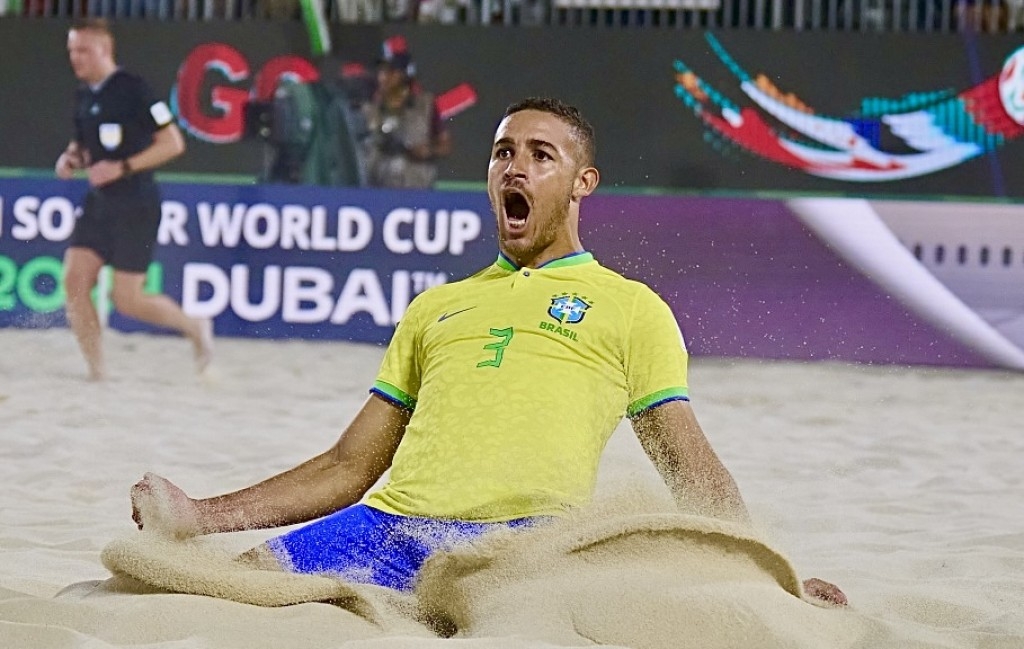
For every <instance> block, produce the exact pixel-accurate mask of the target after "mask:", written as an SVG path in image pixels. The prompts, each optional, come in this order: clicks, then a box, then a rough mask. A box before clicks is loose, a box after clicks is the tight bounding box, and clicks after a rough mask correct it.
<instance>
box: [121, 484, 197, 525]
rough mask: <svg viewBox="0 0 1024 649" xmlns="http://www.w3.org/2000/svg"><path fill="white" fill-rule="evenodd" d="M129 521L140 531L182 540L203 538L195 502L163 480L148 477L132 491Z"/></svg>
mask: <svg viewBox="0 0 1024 649" xmlns="http://www.w3.org/2000/svg"><path fill="white" fill-rule="evenodd" d="M131 500H132V520H133V521H135V524H136V525H137V526H138V528H139V529H140V530H142V529H145V530H149V531H154V532H158V533H162V534H166V535H169V536H173V537H175V538H179V539H183V538H189V537H192V536H197V535H199V534H202V527H201V525H200V522H199V510H198V508H197V506H196V502H195V501H194V500H192V499H191V498H189V497H188V496H187V495H186V494H185V492H184V491H182V490H181V489H180V488H179V487H178V486H177V485H175V484H174V483H172V482H171V481H170V480H167V479H166V478H162V477H160V476H158V475H156V474H155V473H147V474H145V475H144V476H143V477H142V480H139V481H138V482H136V483H135V484H134V485H133V486H132V489H131Z"/></svg>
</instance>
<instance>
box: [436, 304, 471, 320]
mask: <svg viewBox="0 0 1024 649" xmlns="http://www.w3.org/2000/svg"><path fill="white" fill-rule="evenodd" d="M475 308H476V307H475V306H469V307H466V308H465V309H459V310H458V311H452V312H451V313H448V312H447V311H445V312H444V313H442V314H441V317H440V318H438V319H437V321H438V322H442V321H444V320H447V319H448V318H450V317H452V316H456V315H459V314H460V313H465V312H466V311H472V310H473V309H475Z"/></svg>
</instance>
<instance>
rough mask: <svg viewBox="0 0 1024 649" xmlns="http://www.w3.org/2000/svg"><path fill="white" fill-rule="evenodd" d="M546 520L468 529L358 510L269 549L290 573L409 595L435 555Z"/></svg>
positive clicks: (304, 530)
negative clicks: (488, 534) (425, 564)
mask: <svg viewBox="0 0 1024 649" xmlns="http://www.w3.org/2000/svg"><path fill="white" fill-rule="evenodd" d="M547 518H548V517H535V518H518V519H515V520H511V521H507V522H504V523H470V522H466V521H455V520H443V519H436V518H417V517H412V516H397V515H395V514H388V513H386V512H382V511H380V510H379V509H374V508H373V507H368V506H366V505H363V504H357V505H352V506H351V507H347V508H345V509H342V510H341V511H338V512H335V513H333V514H331V515H329V516H326V517H324V518H321V519H319V520H317V521H314V522H313V523H310V524H309V525H306V526H304V527H301V528H299V529H297V530H295V531H292V532H288V533H287V534H283V535H281V536H278V537H276V538H273V539H270V540H269V541H267V546H268V547H269V548H270V550H271V552H273V553H274V556H276V557H277V560H278V562H280V563H281V565H282V566H284V567H285V568H287V569H290V570H291V571H293V572H303V573H311V574H324V573H326V574H329V575H331V576H334V577H340V578H342V579H346V580H348V581H354V582H358V583H364V584H377V585H378V586H386V587H388V588H394V589H396V590H411V589H412V587H413V584H414V582H415V579H416V574H417V573H418V572H419V569H420V567H421V566H422V565H423V562H424V561H426V560H427V557H429V556H430V555H431V554H433V553H434V552H436V551H438V550H448V549H451V548H454V547H456V546H458V545H459V544H460V543H465V542H467V541H471V540H473V539H476V538H478V537H480V536H481V535H483V534H484V533H486V532H489V531H491V530H495V529H508V528H517V527H527V526H530V525H533V524H535V523H537V522H539V521H541V520H546V519H547Z"/></svg>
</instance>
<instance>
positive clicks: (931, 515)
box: [0, 329, 1024, 649]
mask: <svg viewBox="0 0 1024 649" xmlns="http://www.w3.org/2000/svg"><path fill="white" fill-rule="evenodd" d="M106 342H107V346H108V356H109V366H110V374H111V376H112V378H111V379H110V380H109V381H107V382H106V383H102V384H94V383H89V382H86V381H85V380H83V377H84V374H85V372H84V365H83V363H82V361H81V359H80V357H79V355H78V352H77V349H76V347H75V344H74V341H73V339H72V337H71V335H70V333H69V332H67V331H65V330H60V329H57V330H45V331H39V330H37V331H27V330H15V329H0V487H2V489H0V647H2V648H4V649H8V648H10V649H41V648H44V647H45V648H51V647H59V648H64V647H82V648H87V649H97V648H107V647H161V648H174V649H179V648H186V647H188V648H193V647H199V648H205V647H210V648H214V647H216V648H220V647H232V648H233V647H239V648H243V647H244V648H247V649H250V648H256V647H268V648H275V649H317V648H321V647H323V648H335V647H399V648H402V647H460V646H472V647H486V648H488V649H494V648H500V649H505V648H513V647H553V646H571V645H578V646H593V645H599V646H619V647H638V648H639V647H673V648H674V647H702V648H710V649H714V648H716V647H722V648H725V647H740V646H743V647H755V648H756V647H780V648H781V647H786V648H789V647H794V648H798V649H802V648H804V647H806V648H808V649H810V648H811V647H815V648H818V647H826V648H832V647H864V648H865V649H866V648H874V647H893V648H900V649H902V648H903V647H954V648H961V647H978V648H1006V649H1010V648H1014V649H1018V648H1020V647H1024V374H1013V373H1006V372H999V371H976V370H943V369H926V368H905V367H897V366H873V367H872V366H862V365H847V364H840V363H832V362H820V363H812V364H802V363H784V362H763V361H756V360H725V359H710V358H700V357H697V358H694V359H693V360H692V364H691V377H690V379H691V381H690V382H691V395H692V398H693V405H694V408H695V410H696V412H697V415H698V417H699V418H700V420H701V422H702V424H703V426H704V429H705V432H706V433H707V435H708V437H709V439H710V440H711V442H712V444H713V445H714V447H715V448H716V450H717V451H718V453H719V455H720V456H721V457H722V459H723V461H724V462H725V464H726V466H727V467H728V468H729V469H730V470H731V471H732V473H733V475H734V476H735V478H736V480H737V482H738V483H739V486H740V489H741V490H742V492H743V494H744V497H745V499H746V501H747V504H748V506H749V508H750V510H751V513H752V516H753V518H754V520H755V528H756V529H755V530H753V531H749V530H739V529H733V528H730V527H729V526H724V527H723V526H719V527H716V525H717V524H716V523H714V522H713V521H702V520H695V519H691V518H689V517H685V516H680V515H678V514H675V513H670V508H669V504H668V499H667V492H666V491H665V490H664V488H663V487H662V486H661V484H660V482H659V480H658V477H657V475H656V474H655V472H654V470H653V468H652V467H651V466H650V465H649V463H648V462H647V460H646V458H645V457H644V456H643V454H642V451H641V450H640V448H639V445H638V444H637V443H636V441H635V439H634V438H633V436H632V433H631V431H630V430H629V428H628V426H627V425H623V426H622V427H620V429H619V430H618V431H617V432H616V434H615V436H613V438H612V441H611V442H610V444H609V448H608V452H607V453H606V455H605V459H604V462H603V466H602V473H601V477H600V482H599V485H598V497H597V500H596V503H595V506H594V507H593V508H590V509H587V510H585V511H582V512H580V513H579V515H578V516H575V517H572V518H571V519H570V520H568V521H566V522H564V523H560V524H558V525H556V526H552V527H550V528H545V529H541V530H538V531H537V532H530V533H528V534H517V535H511V536H510V537H503V536H498V537H492V538H489V539H484V540H483V541H481V542H479V543H476V544H474V545H472V546H470V547H468V548H467V549H466V550H465V551H463V552H460V553H455V554H452V555H445V556H440V557H437V558H436V559H435V560H432V561H431V562H429V563H428V566H427V569H426V571H425V573H424V577H423V581H422V583H421V585H420V587H419V588H418V590H417V591H416V595H415V596H411V597H407V598H403V597H397V596H394V595H392V594H390V593H389V592H385V591H384V589H375V588H372V587H352V586H347V585H345V584H341V583H340V582H334V581H333V580H326V579H325V578H317V577H309V578H308V579H306V580H305V581H303V580H300V581H298V582H294V581H293V582H288V583H285V582H282V581H275V577H274V576H273V575H270V576H268V575H253V574H251V572H252V571H248V572H246V571H242V570H241V569H240V568H238V567H237V564H234V563H233V562H232V561H231V559H230V557H231V556H233V555H234V554H235V553H236V552H239V551H241V550H244V549H247V548H249V547H251V546H253V545H256V544H258V543H259V542H261V541H262V540H264V539H265V538H267V537H268V536H270V535H271V534H272V532H270V531H253V532H244V533H238V534H228V535H218V536H214V537H209V538H204V539H199V540H197V541H193V542H189V543H170V542H169V541H165V540H163V539H159V538H156V537H155V536H153V535H151V534H147V533H140V532H138V531H137V530H135V527H134V525H133V523H132V521H131V519H130V515H129V514H130V506H129V501H128V489H129V487H130V486H131V484H132V483H133V482H135V481H136V480H137V479H138V478H140V477H141V476H142V474H143V473H144V472H146V471H154V472H156V473H159V474H161V475H164V476H167V477H169V478H171V479H172V480H174V481H175V482H177V483H178V484H179V485H180V486H182V487H183V488H184V489H185V490H186V491H187V492H188V493H189V494H190V495H193V496H209V495H214V494H218V493H223V492H226V491H230V490H234V489H237V488H240V487H244V486H246V485H248V484H251V483H253V482H255V481H257V480H260V479H263V478H265V477H268V476H270V475H272V474H274V473H276V472H278V471H281V470H284V469H287V468H289V467H291V466H293V465H294V464H296V463H298V462H300V461H302V460H305V459H306V458H308V457H310V456H311V455H314V454H316V453H319V452H320V451H322V450H323V449H325V448H326V447H327V446H329V445H330V444H331V443H333V442H334V440H335V439H336V437H337V435H338V434H339V433H340V431H341V430H342V428H343V426H344V425H345V423H346V422H347V421H348V419H349V418H350V417H351V416H352V415H353V414H354V413H355V411H356V410H357V409H358V408H359V406H360V404H361V403H362V402H363V400H364V399H365V398H366V395H367V387H368V386H369V385H370V383H371V381H372V379H373V377H374V375H375V373H376V370H377V366H378V363H379V362H380V359H381V355H382V349H381V348H380V347H376V346H371V345H359V344H347V343H322V342H320V343H317V342H303V341H260V340H242V339H221V340H219V341H218V355H217V359H216V362H215V364H214V366H213V368H212V369H211V372H210V374H209V376H207V377H204V378H199V377H196V376H195V375H194V374H193V373H192V368H191V359H190V358H189V356H188V349H187V345H186V343H185V342H184V341H182V340H181V339H179V338H176V337H172V336H153V335H146V334H122V333H117V332H108V333H107V335H106ZM567 408H568V409H569V411H571V408H572V404H567ZM277 532H278V531H275V532H273V533H277ZM161 544H163V545H161ZM105 550H106V552H105ZM101 556H102V557H103V558H104V559H106V560H108V562H110V561H111V560H112V561H113V562H114V563H115V564H116V563H117V562H119V561H120V562H122V564H123V565H124V566H128V565H129V564H130V565H133V566H135V568H134V570H137V571H138V572H139V573H140V574H143V575H145V574H149V573H159V574H160V575H163V577H164V578H166V579H169V580H170V581H171V582H173V583H174V584H176V585H175V588H174V589H175V590H184V591H188V592H198V593H207V595H201V594H186V593H181V592H175V593H170V592H166V591H165V590H161V589H159V588H155V587H153V586H146V585H143V584H141V583H139V582H136V581H133V580H131V579H129V578H127V577H124V576H119V577H113V576H112V573H111V571H110V570H108V568H107V567H106V566H105V565H104V563H103V562H101ZM111 557H113V559H111ZM133 562H134V563H133ZM122 564H118V565H122ZM147 571H148V572H147ZM168 575H170V576H168ZM812 576H816V577H820V578H823V579H826V580H829V581H833V582H835V583H837V584H838V585H840V586H841V587H842V588H843V590H844V591H845V592H846V593H847V595H848V596H849V598H850V601H851V605H850V606H849V607H848V608H847V609H846V610H835V609H827V608H821V607H817V606H813V605H811V604H809V603H807V602H806V601H803V600H802V599H800V598H799V597H798V595H799V592H798V591H799V589H798V588H797V587H796V586H794V584H795V583H797V579H804V578H807V577H812ZM172 577H173V579H172ZM280 577H282V578H284V577H286V576H285V575H280ZM175 579H176V580H178V581H174V580H175ZM182 586H184V587H182ZM295 592H298V593H299V595H298V596H297V597H292V599H291V600H288V601H289V602H290V601H303V600H307V599H308V600H327V601H308V602H304V603H298V604H290V605H284V606H281V605H275V606H264V605H256V604H253V603H244V602H246V601H250V602H252V601H255V602H263V603H273V604H282V603H288V602H285V601H284V600H280V599H279V600H278V601H274V597H275V596H277V597H279V598H281V597H283V598H285V599H287V596H291V595H292V594H293V593H295ZM210 594H214V595H219V596H218V597H211V596H208V595H210ZM232 600H239V601H232ZM438 631H442V632H444V633H446V634H452V633H454V634H455V635H454V637H452V638H441V637H438V635H436V634H437V632H438Z"/></svg>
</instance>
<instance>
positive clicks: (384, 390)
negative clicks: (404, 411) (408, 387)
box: [370, 381, 416, 410]
mask: <svg viewBox="0 0 1024 649" xmlns="http://www.w3.org/2000/svg"><path fill="white" fill-rule="evenodd" d="M370 392H376V393H377V394H379V395H380V396H382V397H384V398H385V399H387V400H388V401H393V402H395V403H396V404H397V405H399V406H402V407H403V408H408V409H409V410H415V409H416V399H415V398H414V397H412V396H411V395H409V394H406V393H405V392H403V391H402V390H400V389H398V388H396V387H395V386H393V385H391V384H390V383H385V382H384V381H374V382H373V388H372V389H371V390H370Z"/></svg>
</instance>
